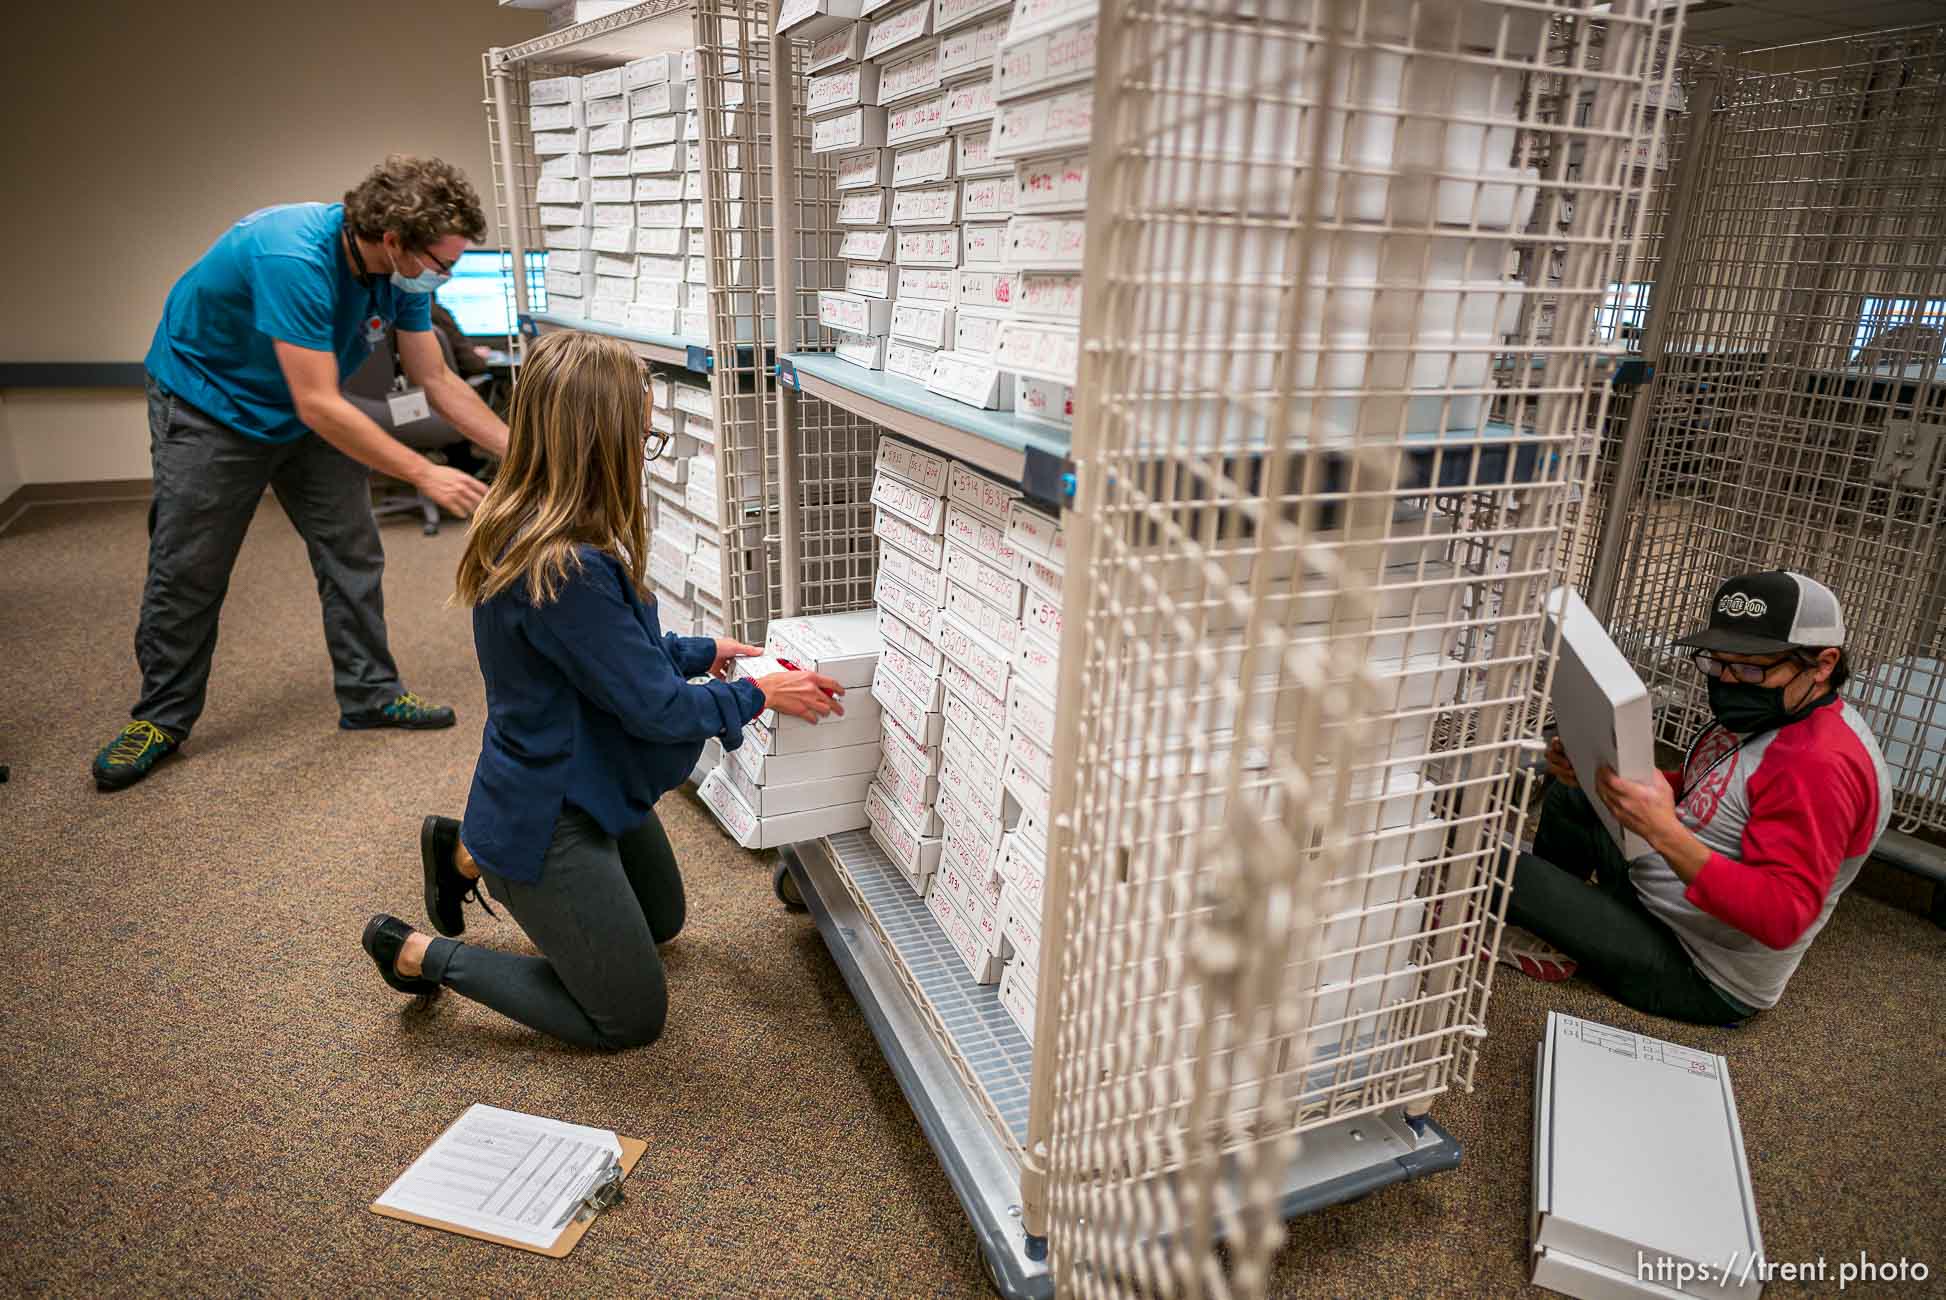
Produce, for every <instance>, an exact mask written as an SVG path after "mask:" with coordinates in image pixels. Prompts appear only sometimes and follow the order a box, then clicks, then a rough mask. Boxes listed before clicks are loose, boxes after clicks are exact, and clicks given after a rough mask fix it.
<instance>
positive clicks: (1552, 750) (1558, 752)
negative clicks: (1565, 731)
mask: <svg viewBox="0 0 1946 1300" xmlns="http://www.w3.org/2000/svg"><path fill="white" fill-rule="evenodd" d="M1547 774H1548V775H1549V776H1551V777H1553V778H1554V779H1555V780H1556V781H1559V782H1560V783H1561V784H1562V785H1565V786H1567V787H1568V788H1569V789H1571V790H1579V789H1580V788H1581V778H1580V777H1578V776H1576V775H1575V774H1574V764H1573V763H1571V762H1569V761H1568V747H1567V746H1566V745H1563V744H1562V743H1561V738H1560V737H1559V736H1556V737H1555V738H1554V739H1552V740H1550V741H1548V742H1547Z"/></svg>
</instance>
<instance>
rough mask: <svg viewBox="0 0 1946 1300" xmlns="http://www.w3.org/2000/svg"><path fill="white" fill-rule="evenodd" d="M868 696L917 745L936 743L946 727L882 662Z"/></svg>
mask: <svg viewBox="0 0 1946 1300" xmlns="http://www.w3.org/2000/svg"><path fill="white" fill-rule="evenodd" d="M872 696H873V698H874V699H876V700H877V701H878V705H879V708H880V709H881V710H883V712H884V713H885V715H886V716H887V717H889V718H891V719H892V720H893V721H894V722H896V723H898V724H899V726H901V727H903V728H905V734H906V735H908V736H910V737H912V738H913V739H914V740H916V741H918V742H919V743H920V744H921V745H937V744H938V743H939V740H940V736H941V735H942V734H943V733H944V731H945V728H946V720H945V718H944V717H942V716H941V715H940V713H939V711H938V710H937V709H929V708H927V707H926V703H927V702H926V701H925V700H922V699H920V698H919V697H918V696H916V695H914V694H913V693H912V692H911V691H909V690H907V689H906V688H905V687H904V686H903V685H901V684H900V683H899V682H898V681H897V680H896V679H895V678H894V677H893V676H892V674H891V673H890V672H889V671H887V670H886V668H885V665H884V663H883V662H882V661H881V662H880V664H879V667H878V672H877V675H876V676H874V677H873V678H872Z"/></svg>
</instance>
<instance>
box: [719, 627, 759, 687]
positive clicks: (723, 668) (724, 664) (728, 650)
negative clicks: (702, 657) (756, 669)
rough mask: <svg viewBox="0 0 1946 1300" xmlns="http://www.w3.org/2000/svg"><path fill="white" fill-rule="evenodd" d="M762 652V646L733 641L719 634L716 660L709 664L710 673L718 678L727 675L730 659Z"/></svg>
mask: <svg viewBox="0 0 1946 1300" xmlns="http://www.w3.org/2000/svg"><path fill="white" fill-rule="evenodd" d="M762 653H763V647H762V646H754V645H745V644H743V642H741V641H732V640H731V639H730V638H729V637H726V636H719V637H717V638H716V661H715V662H714V663H712V664H711V665H710V666H709V675H710V676H711V677H716V678H723V677H727V676H729V673H730V660H732V659H737V658H740V657H742V656H744V655H760V654H762Z"/></svg>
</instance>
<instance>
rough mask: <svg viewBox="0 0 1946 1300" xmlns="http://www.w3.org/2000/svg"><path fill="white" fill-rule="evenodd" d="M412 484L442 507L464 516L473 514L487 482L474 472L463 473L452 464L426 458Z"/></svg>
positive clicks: (483, 495)
mask: <svg viewBox="0 0 1946 1300" xmlns="http://www.w3.org/2000/svg"><path fill="white" fill-rule="evenodd" d="M413 486H414V487H416V488H418V489H419V491H420V492H421V493H422V494H423V495H425V496H427V497H429V498H430V499H431V500H432V502H433V504H435V505H437V506H438V507H440V509H442V510H445V511H447V512H448V513H449V514H455V515H458V516H459V517H460V518H461V519H464V518H466V517H467V516H468V515H470V514H472V513H473V510H474V508H475V507H476V506H478V505H479V504H480V502H481V501H482V500H483V499H484V498H485V497H486V484H484V483H482V482H480V480H478V479H476V478H474V477H473V476H472V475H471V474H465V473H462V472H460V471H459V470H456V469H454V468H453V467H452V466H450V465H435V464H433V463H432V462H431V461H427V462H426V467H425V468H424V469H423V470H421V471H420V472H419V477H418V478H417V479H415V480H413Z"/></svg>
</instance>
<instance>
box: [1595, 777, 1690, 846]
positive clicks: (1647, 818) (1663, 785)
mask: <svg viewBox="0 0 1946 1300" xmlns="http://www.w3.org/2000/svg"><path fill="white" fill-rule="evenodd" d="M1595 789H1596V791H1597V792H1598V793H1599V794H1600V795H1601V801H1602V802H1603V803H1605V804H1607V805H1608V811H1609V812H1612V813H1614V814H1615V820H1616V821H1618V822H1620V823H1621V824H1622V825H1623V826H1626V827H1627V828H1628V829H1629V830H1632V831H1634V832H1635V833H1636V834H1637V835H1640V836H1641V837H1642V838H1643V839H1645V840H1647V841H1648V842H1649V843H1651V844H1655V845H1657V846H1658V847H1659V846H1660V843H1661V841H1663V840H1664V839H1666V838H1667V837H1668V834H1669V832H1670V831H1672V830H1676V831H1680V830H1682V828H1683V826H1682V822H1681V821H1680V820H1678V819H1677V817H1676V792H1675V791H1674V790H1671V789H1670V788H1669V783H1668V782H1667V781H1662V780H1656V781H1631V780H1629V779H1628V778H1626V777H1622V776H1617V775H1616V774H1615V769H1614V768H1612V767H1609V766H1607V765H1606V764H1604V765H1603V766H1602V769H1601V774H1600V777H1599V779H1598V780H1597V781H1596V783H1595Z"/></svg>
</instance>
